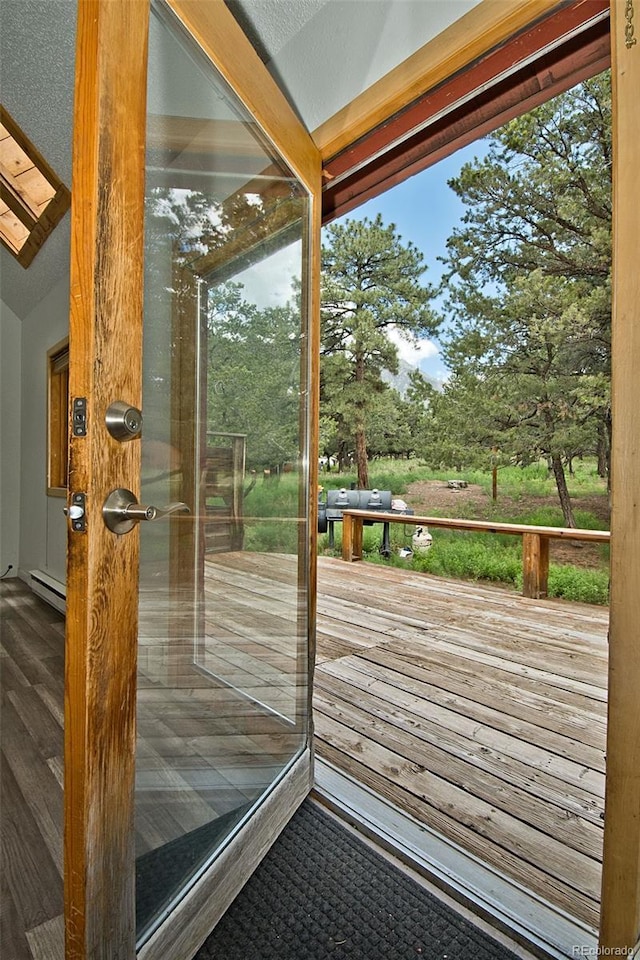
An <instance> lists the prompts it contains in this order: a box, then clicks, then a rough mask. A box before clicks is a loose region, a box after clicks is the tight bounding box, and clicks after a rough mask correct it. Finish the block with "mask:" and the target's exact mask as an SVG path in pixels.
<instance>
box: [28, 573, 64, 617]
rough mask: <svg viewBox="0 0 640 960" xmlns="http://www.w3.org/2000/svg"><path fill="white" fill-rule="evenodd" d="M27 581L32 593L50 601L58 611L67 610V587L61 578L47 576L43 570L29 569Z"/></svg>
mask: <svg viewBox="0 0 640 960" xmlns="http://www.w3.org/2000/svg"><path fill="white" fill-rule="evenodd" d="M29 578H30V580H29V583H30V586H31V589H32V590H33V592H34V593H37V594H38V596H39V597H42V599H43V600H46V601H47V603H50V604H51V606H52V607H55V608H56V610H59V611H60V613H66V611H67V603H66V599H67V587H66V584H64V583H62V581H61V580H56V579H55V578H54V577H51V576H49V574H48V573H45V572H44V570H30V571H29Z"/></svg>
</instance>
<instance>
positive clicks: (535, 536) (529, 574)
mask: <svg viewBox="0 0 640 960" xmlns="http://www.w3.org/2000/svg"><path fill="white" fill-rule="evenodd" d="M548 580H549V539H548V537H543V536H541V534H539V533H523V534H522V596H523V597H532V598H533V599H534V600H540V599H542V598H544V597H546V596H547V593H548Z"/></svg>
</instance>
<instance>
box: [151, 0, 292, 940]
mask: <svg viewBox="0 0 640 960" xmlns="http://www.w3.org/2000/svg"><path fill="white" fill-rule="evenodd" d="M168 17H170V14H167V13H164V12H160V13H159V12H157V11H156V12H154V15H153V16H152V23H151V34H150V67H149V90H148V130H147V185H146V221H145V244H146V247H145V250H146V252H145V284H146V286H145V333H144V389H143V416H144V426H143V438H142V482H141V490H140V500H141V502H142V503H144V504H153V505H155V506H157V507H163V506H165V505H167V504H172V503H182V504H184V505H185V506H186V508H187V509H188V512H186V511H185V510H184V509H182V508H180V509H178V510H177V511H176V512H174V513H172V514H171V515H170V516H168V517H166V518H164V519H158V520H156V521H154V522H151V523H143V524H141V567H140V578H141V583H140V638H139V676H138V752H137V786H136V790H137V794H136V836H137V844H138V847H137V855H138V858H137V925H138V936H139V939H140V940H144V939H145V938H146V936H147V935H148V934H149V933H150V932H151V931H152V930H153V929H154V928H155V927H156V926H157V924H158V922H159V921H161V920H162V919H163V918H164V916H166V913H167V911H169V910H170V909H171V908H172V906H173V905H174V904H175V903H176V902H178V901H179V899H180V898H181V897H182V896H183V895H184V891H185V890H186V889H188V886H189V885H190V884H191V883H192V882H193V881H194V880H195V879H197V878H198V877H199V876H200V875H201V873H202V871H203V870H204V869H206V867H207V866H208V865H209V864H210V863H211V862H212V860H213V859H214V858H215V855H216V853H217V852H218V851H219V850H220V849H221V848H222V846H223V845H224V843H225V842H226V841H227V840H228V838H229V837H230V836H231V835H232V834H233V832H234V831H236V830H238V829H241V827H242V825H243V824H244V823H245V822H246V820H247V818H249V817H250V816H251V813H252V811H254V810H255V809H256V808H257V806H258V805H259V803H260V801H261V800H262V799H263V798H264V796H265V795H266V793H267V792H268V791H269V790H270V788H271V787H272V786H273V785H274V784H275V783H276V782H277V781H278V780H279V778H281V777H282V776H283V775H284V774H285V772H286V770H287V768H288V767H289V766H290V765H291V763H292V762H293V760H294V759H295V758H296V757H297V756H298V755H299V754H300V753H301V751H302V750H303V749H304V747H305V745H306V742H307V699H308V698H307V664H308V652H307V647H308V644H307V635H308V607H307V569H308V556H307V543H308V529H307V519H306V518H307V505H308V504H307V501H308V474H307V465H308V452H307V375H308V374H307V364H308V357H307V335H306V323H307V295H306V283H305V274H306V268H305V267H304V263H305V257H306V253H307V235H308V215H309V200H308V196H307V195H306V193H305V191H304V190H303V189H302V187H301V185H300V184H299V182H298V181H297V180H296V178H295V177H294V176H293V174H292V172H291V171H290V170H289V169H288V168H287V166H286V164H285V163H284V162H283V161H282V159H281V158H280V157H279V156H278V155H277V154H276V152H275V151H274V149H273V147H272V146H270V145H269V144H268V143H267V141H266V139H265V138H264V136H263V135H262V134H261V132H260V130H259V129H258V127H257V126H256V124H255V123H254V122H253V121H252V119H251V117H250V116H249V115H248V113H247V111H246V110H245V109H244V107H243V106H242V105H241V104H240V102H239V101H238V100H237V98H236V97H235V96H234V95H233V94H232V93H231V92H230V90H229V89H228V88H227V86H226V85H225V83H224V82H223V81H222V80H221V79H220V77H219V76H218V75H217V73H216V71H215V70H214V69H213V68H212V66H211V65H210V64H209V63H208V62H207V61H205V59H204V57H202V56H201V55H200V53H199V51H198V50H197V49H195V48H194V47H193V46H192V43H191V41H190V38H189V37H188V36H186V35H184V34H183V33H182V31H181V29H180V28H179V26H176V24H174V23H173V22H172V21H171V20H169V19H167V18H168Z"/></svg>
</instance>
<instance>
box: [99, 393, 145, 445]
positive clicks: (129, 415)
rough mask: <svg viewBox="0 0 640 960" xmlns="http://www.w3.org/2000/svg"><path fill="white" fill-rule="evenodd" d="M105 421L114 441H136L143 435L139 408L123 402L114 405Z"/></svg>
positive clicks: (118, 401) (108, 411) (110, 407)
mask: <svg viewBox="0 0 640 960" xmlns="http://www.w3.org/2000/svg"><path fill="white" fill-rule="evenodd" d="M104 419H105V423H106V426H107V430H108V431H109V433H110V434H111V436H112V437H113V439H114V440H119V441H120V442H121V443H123V442H124V441H125V440H134V439H135V438H136V437H139V436H140V434H141V433H142V413H141V412H140V410H138V408H137V407H132V406H131V404H129V403H125V402H124V401H123V400H116V401H115V402H114V403H112V404H111V405H110V406H109V408H108V409H107V413H106V415H105V418H104Z"/></svg>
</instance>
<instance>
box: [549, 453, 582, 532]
mask: <svg viewBox="0 0 640 960" xmlns="http://www.w3.org/2000/svg"><path fill="white" fill-rule="evenodd" d="M551 465H552V467H553V475H554V477H555V478H556V487H557V488H558V496H559V497H560V506H561V507H562V515H563V517H564V523H565V526H566V527H575V525H576V521H575V520H574V518H573V507H572V506H571V497H570V496H569V489H568V487H567V478H566V477H565V473H564V467H563V466H562V457H560V455H559V454H555V453H554V455H553V456H552V458H551Z"/></svg>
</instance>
